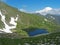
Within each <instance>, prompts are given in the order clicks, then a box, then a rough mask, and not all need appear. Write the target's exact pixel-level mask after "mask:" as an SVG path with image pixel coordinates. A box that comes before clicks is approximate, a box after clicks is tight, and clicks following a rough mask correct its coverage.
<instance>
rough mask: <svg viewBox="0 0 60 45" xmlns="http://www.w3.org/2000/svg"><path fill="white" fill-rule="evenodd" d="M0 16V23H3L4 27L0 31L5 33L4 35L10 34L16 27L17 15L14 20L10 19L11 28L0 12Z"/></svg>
mask: <svg viewBox="0 0 60 45" xmlns="http://www.w3.org/2000/svg"><path fill="white" fill-rule="evenodd" d="M0 16H1V21H2V22H3V23H4V25H5V28H3V29H0V31H2V32H6V33H12V31H11V29H14V28H16V25H17V23H16V21H17V20H18V15H17V17H16V19H14V17H11V20H10V24H12V25H13V26H9V25H8V24H7V23H6V20H5V15H3V14H2V12H1V11H0Z"/></svg>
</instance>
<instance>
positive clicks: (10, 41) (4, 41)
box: [0, 32, 60, 45]
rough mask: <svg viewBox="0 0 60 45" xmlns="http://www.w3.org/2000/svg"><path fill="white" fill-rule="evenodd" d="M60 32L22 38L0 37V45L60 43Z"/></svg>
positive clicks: (47, 44) (57, 44)
mask: <svg viewBox="0 0 60 45" xmlns="http://www.w3.org/2000/svg"><path fill="white" fill-rule="evenodd" d="M59 39H60V32H56V33H52V34H48V35H42V36H38V37H30V38H22V39H14V38H3V37H2V38H0V45H25V44H24V43H28V44H30V45H38V43H39V45H41V44H46V45H50V44H56V45H59V44H60V40H59ZM26 45H27V44H26Z"/></svg>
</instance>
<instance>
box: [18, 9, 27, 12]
mask: <svg viewBox="0 0 60 45" xmlns="http://www.w3.org/2000/svg"><path fill="white" fill-rule="evenodd" d="M19 11H21V12H27V11H26V10H25V9H19Z"/></svg>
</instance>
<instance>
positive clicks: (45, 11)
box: [35, 7, 60, 15]
mask: <svg viewBox="0 0 60 45" xmlns="http://www.w3.org/2000/svg"><path fill="white" fill-rule="evenodd" d="M35 13H40V14H42V15H47V14H59V15H60V9H54V8H51V7H45V8H44V9H42V10H38V11H35Z"/></svg>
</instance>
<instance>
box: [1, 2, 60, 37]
mask: <svg viewBox="0 0 60 45" xmlns="http://www.w3.org/2000/svg"><path fill="white" fill-rule="evenodd" d="M0 10H1V11H2V13H3V14H4V15H5V16H6V22H7V24H9V23H8V22H9V21H10V17H16V16H17V14H18V15H19V19H18V21H17V23H18V24H17V28H16V29H13V30H12V31H13V32H16V33H18V34H20V35H23V36H27V35H28V34H27V32H28V31H27V32H26V30H23V29H26V28H40V29H46V30H47V31H49V32H55V31H58V30H59V29H60V26H59V25H57V24H56V23H55V22H54V21H51V20H52V19H51V20H48V19H46V18H45V17H44V16H42V15H37V14H30V13H24V12H21V11H19V10H18V9H17V8H14V7H11V6H9V5H7V4H5V3H3V2H0ZM3 27H4V24H3V23H2V22H1V20H0V28H3ZM29 31H32V30H29Z"/></svg>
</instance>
